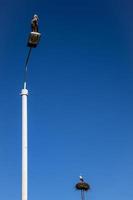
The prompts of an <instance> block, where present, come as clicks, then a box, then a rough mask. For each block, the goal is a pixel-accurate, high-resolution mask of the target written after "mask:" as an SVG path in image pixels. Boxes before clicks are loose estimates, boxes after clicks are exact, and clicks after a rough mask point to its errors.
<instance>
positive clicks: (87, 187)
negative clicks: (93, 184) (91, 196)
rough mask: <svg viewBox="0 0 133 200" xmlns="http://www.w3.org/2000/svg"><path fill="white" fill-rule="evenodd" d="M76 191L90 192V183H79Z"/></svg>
mask: <svg viewBox="0 0 133 200" xmlns="http://www.w3.org/2000/svg"><path fill="white" fill-rule="evenodd" d="M75 187H76V189H77V190H84V191H88V190H90V185H89V184H88V183H85V182H79V183H77V184H76V186H75Z"/></svg>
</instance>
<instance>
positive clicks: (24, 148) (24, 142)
mask: <svg viewBox="0 0 133 200" xmlns="http://www.w3.org/2000/svg"><path fill="white" fill-rule="evenodd" d="M21 96H22V200H28V127H27V125H28V124H27V96H28V90H27V89H26V88H24V89H22V91H21Z"/></svg>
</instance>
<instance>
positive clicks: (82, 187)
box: [75, 176, 90, 200]
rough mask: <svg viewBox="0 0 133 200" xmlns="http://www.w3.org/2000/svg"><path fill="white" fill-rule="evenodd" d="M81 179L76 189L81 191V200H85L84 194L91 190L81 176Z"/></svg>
mask: <svg viewBox="0 0 133 200" xmlns="http://www.w3.org/2000/svg"><path fill="white" fill-rule="evenodd" d="M79 179H80V182H78V183H77V184H76V185H75V188H76V189H77V190H80V191H81V200H85V194H84V192H86V191H88V190H90V185H89V184H88V183H86V182H85V181H84V179H83V177H82V176H79Z"/></svg>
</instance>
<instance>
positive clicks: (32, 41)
mask: <svg viewBox="0 0 133 200" xmlns="http://www.w3.org/2000/svg"><path fill="white" fill-rule="evenodd" d="M40 36H41V34H40V33H39V32H38V16H37V15H34V17H33V19H32V32H30V35H29V38H28V43H27V46H28V47H29V48H30V49H29V53H28V56H27V58H26V63H25V69H24V84H23V89H22V90H21V97H22V200H28V112H27V98H28V90H27V69H28V68H27V66H28V61H29V57H30V55H31V50H32V48H35V47H36V46H37V45H38V43H39V40H40Z"/></svg>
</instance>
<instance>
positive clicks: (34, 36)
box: [27, 32, 41, 48]
mask: <svg viewBox="0 0 133 200" xmlns="http://www.w3.org/2000/svg"><path fill="white" fill-rule="evenodd" d="M40 37H41V34H40V33H38V32H31V33H30V35H29V38H28V43H27V46H28V47H30V48H35V47H37V45H38V43H39V41H40Z"/></svg>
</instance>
